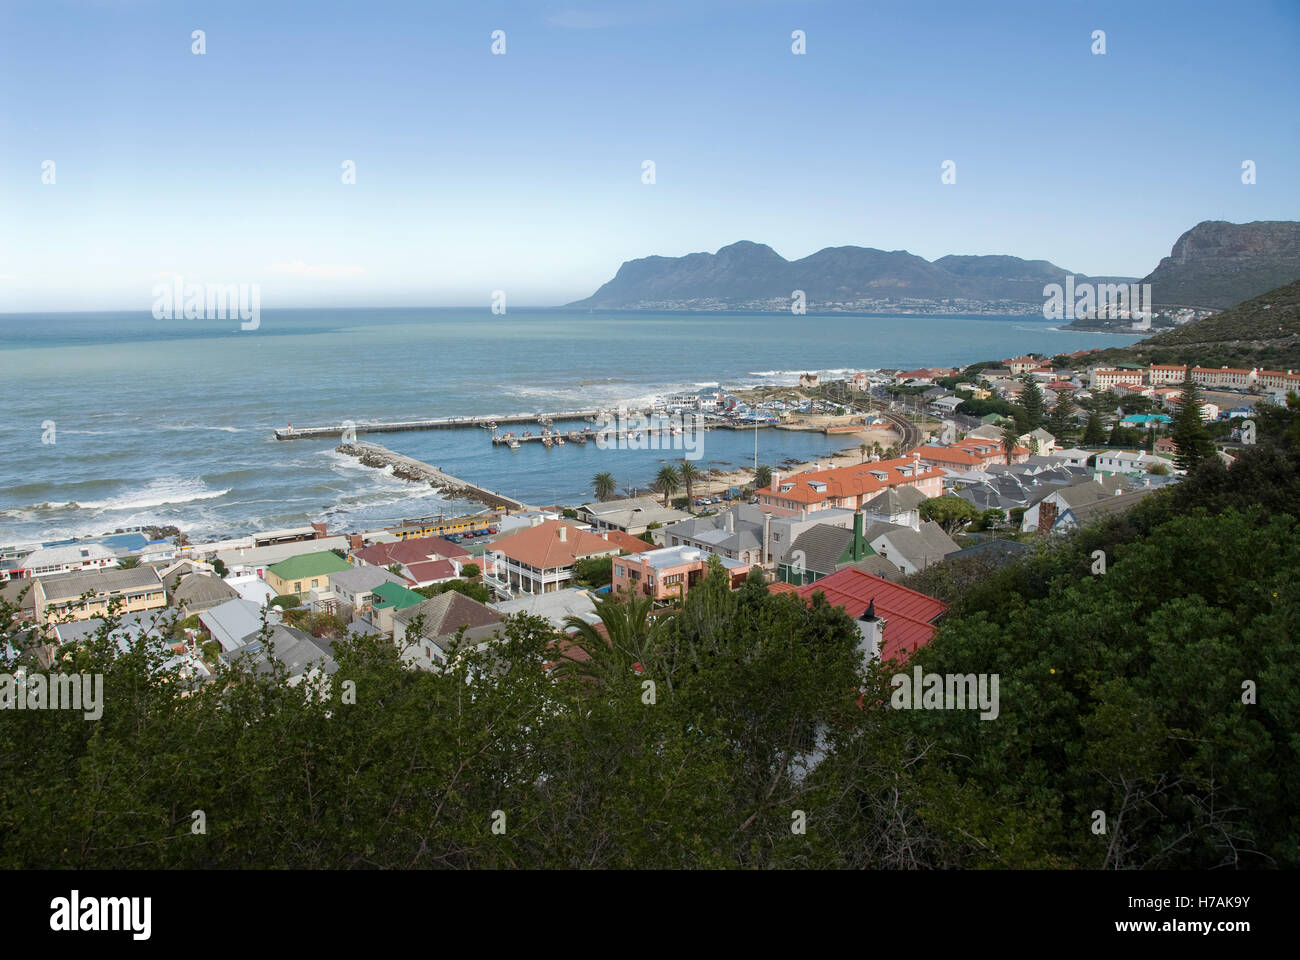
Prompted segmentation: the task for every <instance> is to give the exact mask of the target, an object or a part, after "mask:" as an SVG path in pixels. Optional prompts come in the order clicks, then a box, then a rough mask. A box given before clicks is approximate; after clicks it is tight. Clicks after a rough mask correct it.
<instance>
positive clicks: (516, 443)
mask: <svg viewBox="0 0 1300 960" xmlns="http://www.w3.org/2000/svg"><path fill="white" fill-rule="evenodd" d="M506 443H507V444H509V446H510V449H511V450H518V449H519V441H518V440H516V439H515V438H514V437H511V438H510V439H509V440H507V441H506Z"/></svg>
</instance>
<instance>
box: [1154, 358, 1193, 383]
mask: <svg viewBox="0 0 1300 960" xmlns="http://www.w3.org/2000/svg"><path fill="white" fill-rule="evenodd" d="M1186 379H1187V367H1186V366H1183V365H1181V364H1174V363H1153V364H1151V366H1149V367H1147V383H1149V384H1151V385H1152V386H1153V387H1154V386H1160V385H1161V384H1170V383H1182V382H1183V381H1184V380H1186Z"/></svg>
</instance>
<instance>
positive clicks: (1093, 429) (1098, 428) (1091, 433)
mask: <svg viewBox="0 0 1300 960" xmlns="http://www.w3.org/2000/svg"><path fill="white" fill-rule="evenodd" d="M1080 442H1081V443H1083V444H1084V445H1085V446H1098V445H1100V444H1103V443H1105V442H1106V425H1105V424H1103V423H1102V422H1101V416H1100V415H1099V414H1098V413H1097V411H1096V410H1094V411H1092V412H1091V413H1089V414H1088V425H1087V426H1086V427H1084V428H1083V440H1082V441H1080Z"/></svg>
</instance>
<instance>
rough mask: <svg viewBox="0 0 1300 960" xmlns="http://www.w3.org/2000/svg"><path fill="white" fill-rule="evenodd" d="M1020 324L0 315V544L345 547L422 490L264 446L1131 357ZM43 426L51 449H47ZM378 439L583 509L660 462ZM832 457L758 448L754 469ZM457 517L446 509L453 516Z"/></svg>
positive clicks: (558, 316) (773, 437) (777, 434)
mask: <svg viewBox="0 0 1300 960" xmlns="http://www.w3.org/2000/svg"><path fill="white" fill-rule="evenodd" d="M1137 339H1138V338H1137V337H1122V336H1114V335H1103V334H1086V333H1072V332H1063V331H1057V330H1055V329H1053V327H1052V324H1050V323H1048V322H1045V321H1041V320H1036V319H1034V318H1026V317H1014V318H994V317H949V316H945V317H917V316H911V317H870V316H838V315H837V316H825V317H818V316H804V317H792V316H787V315H772V314H759V315H742V314H656V313H629V314H607V313H606V314H602V313H578V312H574V311H563V310H512V311H511V312H510V313H509V314H508V315H506V316H494V315H493V314H491V313H490V312H489V311H487V310H471V309H408V310H402V309H376V310H366V309H356V310H275V311H272V310H267V311H263V313H262V317H261V326H260V328H259V329H257V330H255V331H247V332H245V331H241V330H240V329H239V324H238V322H237V321H202V320H188V321H160V320H155V319H153V317H152V316H150V315H149V314H147V313H98V314H90V313H81V314H32V315H10V316H3V317H0V358H2V359H0V363H2V368H0V373H2V374H3V378H2V382H3V383H4V411H5V413H4V417H3V418H0V438H2V439H3V442H4V447H3V449H5V450H6V451H8V452H9V453H10V456H9V457H8V458H6V460H5V462H4V463H3V464H0V542H4V543H9V542H14V541H22V540H34V539H51V538H55V537H59V536H73V535H88V534H98V533H103V532H106V531H109V530H112V529H114V528H116V527H120V526H130V525H135V524H144V523H162V524H175V525H176V526H179V527H181V528H182V529H184V530H186V531H187V532H189V533H190V534H191V536H193V537H207V536H227V535H229V536H234V535H239V534H242V533H247V532H249V531H252V530H255V529H266V528H271V527H279V526H287V525H297V524H302V523H306V522H309V521H321V520H325V521H327V522H329V523H330V525H331V527H332V528H333V527H338V528H361V527H366V526H373V525H378V524H381V523H384V522H387V521H391V520H396V519H400V518H402V517H410V516H419V515H423V514H428V513H437V512H440V511H442V510H445V509H447V508H448V505H447V504H446V503H445V502H443V501H442V500H441V499H440V498H439V497H437V496H436V495H434V494H433V493H432V492H431V491H429V490H428V488H423V487H419V486H417V485H414V484H409V483H406V482H405V481H401V480H395V479H393V478H392V477H389V476H386V475H385V474H383V473H381V472H379V471H375V470H371V469H368V468H365V467H361V466H359V465H358V464H357V463H356V462H355V461H353V460H351V459H350V458H346V457H343V456H341V455H339V454H336V453H334V451H333V447H334V445H335V442H332V441H330V440H298V441H292V442H277V441H276V440H275V439H274V438H273V436H272V430H273V428H275V427H282V426H284V425H285V424H287V423H293V424H295V425H297V426H310V425H315V424H330V423H338V422H341V421H343V420H353V421H355V422H357V423H364V422H366V421H375V420H407V419H420V418H425V417H440V416H455V415H472V414H509V413H519V412H539V411H542V412H544V411H555V410H564V409H575V408H589V407H610V406H615V405H617V404H618V403H620V402H629V403H636V402H644V401H646V400H648V399H649V398H651V397H653V396H655V395H657V394H666V393H673V392H678V391H682V390H695V389H699V388H701V387H713V386H723V387H733V388H736V387H744V386H755V385H759V384H772V383H793V382H794V381H795V379H796V378H797V376H798V374H799V373H802V372H805V371H809V372H812V371H816V372H821V373H823V374H828V373H832V372H835V371H841V370H845V369H858V368H863V367H895V366H905V367H915V366H921V365H927V366H928V365H954V364H962V363H971V362H974V361H977V360H986V359H998V358H1005V357H1009V356H1013V355H1015V354H1019V353H1024V352H1027V351H1040V352H1045V353H1060V352H1063V351H1065V352H1068V351H1073V350H1078V349H1082V348H1086V347H1094V346H1118V345H1121V344H1127V343H1131V342H1134V341H1135V340H1137ZM47 421H53V424H54V429H53V439H54V441H55V442H54V443H52V444H51V443H43V442H42V438H43V436H44V437H45V438H47V439H48V438H49V437H50V431H49V430H48V429H45V428H44V427H43V426H42V425H43V424H44V423H46V422H47ZM372 439H374V440H376V441H378V442H380V443H382V444H384V445H385V446H388V447H391V448H392V449H394V450H397V451H399V452H402V453H405V454H409V455H410V456H414V457H418V458H420V459H422V460H427V461H429V462H431V463H434V464H436V465H437V466H440V467H442V468H443V469H444V470H447V471H448V472H450V473H453V474H455V475H457V476H461V477H463V478H465V479H467V480H471V481H473V482H475V483H479V484H482V485H484V486H486V487H489V488H492V489H496V490H499V491H501V492H503V493H508V494H512V495H514V496H517V497H519V498H520V499H523V500H525V501H528V502H533V503H541V502H547V503H550V502H554V501H557V500H558V501H561V502H566V501H579V500H581V499H585V498H587V497H589V496H590V490H591V487H590V481H591V477H592V476H593V475H594V474H595V473H597V472H600V471H603V470H608V471H610V472H612V473H614V475H615V477H616V478H617V479H618V481H619V482H620V484H621V485H623V486H632V485H643V486H644V485H646V484H648V483H649V482H650V481H651V479H652V478H653V476H654V474H655V472H656V471H657V470H658V468H659V466H660V461H661V460H662V459H665V458H667V457H672V456H674V454H672V453H668V452H663V451H656V450H646V451H631V450H605V451H601V450H598V449H597V448H596V447H595V445H594V444H588V445H587V446H585V447H577V446H574V445H572V444H569V445H566V446H564V447H562V448H559V447H557V448H553V449H550V450H547V449H545V448H543V447H542V446H541V445H540V444H534V445H525V446H524V448H523V449H520V450H517V451H511V450H508V449H505V448H493V447H492V446H491V445H490V443H489V442H488V439H487V433H486V431H483V430H457V431H430V432H425V433H396V434H380V435H376V436H374V437H373V438H372ZM753 442H754V441H753V435H752V434H749V433H733V432H731V431H711V432H709V433H708V434H707V435H706V437H705V446H704V450H703V456H702V458H701V462H700V463H699V464H698V465H700V466H703V467H704V468H706V469H707V468H709V467H712V466H725V465H731V464H736V465H740V464H743V463H748V462H750V461H751V460H752V456H753ZM842 442H844V441H841V440H837V439H834V438H827V437H824V436H821V435H817V434H800V433H790V432H787V431H775V430H765V431H761V432H760V433H759V460H760V462H766V463H770V464H776V463H779V462H780V461H781V460H783V459H786V458H797V459H809V458H813V457H818V456H823V455H825V454H827V453H829V452H831V451H832V450H833V449H834V448H835V447H836V446H838V445H839V444H840V443H842ZM460 506H463V507H468V505H452V509H455V508H456V507H460Z"/></svg>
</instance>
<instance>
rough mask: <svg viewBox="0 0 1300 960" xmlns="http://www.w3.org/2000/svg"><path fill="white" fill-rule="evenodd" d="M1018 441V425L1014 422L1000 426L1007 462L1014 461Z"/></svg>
mask: <svg viewBox="0 0 1300 960" xmlns="http://www.w3.org/2000/svg"><path fill="white" fill-rule="evenodd" d="M1019 441H1020V427H1018V426H1017V425H1016V424H1015V423H1007V424H1003V426H1002V446H1003V448H1004V449H1005V451H1006V455H1007V463H1015V455H1016V444H1017V443H1018V442H1019Z"/></svg>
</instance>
